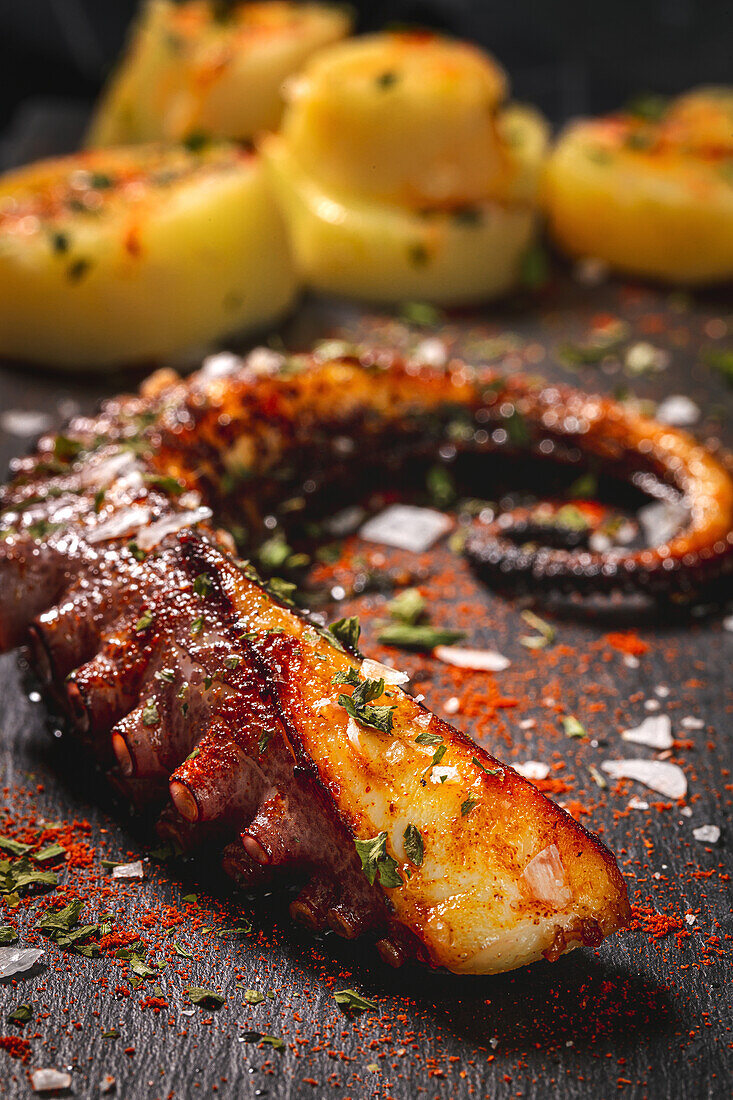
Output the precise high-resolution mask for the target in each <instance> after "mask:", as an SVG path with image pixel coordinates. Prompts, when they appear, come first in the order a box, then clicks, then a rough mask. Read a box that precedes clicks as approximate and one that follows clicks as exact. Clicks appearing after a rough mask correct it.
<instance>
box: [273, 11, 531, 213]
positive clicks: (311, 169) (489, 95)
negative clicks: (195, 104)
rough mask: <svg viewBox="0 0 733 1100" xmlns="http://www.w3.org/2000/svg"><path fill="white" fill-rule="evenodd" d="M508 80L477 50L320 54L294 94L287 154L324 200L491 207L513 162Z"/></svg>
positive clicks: (365, 42) (379, 38)
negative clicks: (504, 134)
mask: <svg viewBox="0 0 733 1100" xmlns="http://www.w3.org/2000/svg"><path fill="white" fill-rule="evenodd" d="M505 94H506V79H505V76H504V73H503V71H502V70H501V69H500V68H499V66H498V65H497V64H496V62H495V61H494V60H493V59H492V58H491V57H489V55H488V54H486V53H484V52H483V51H482V50H480V49H479V48H478V47H477V46H473V45H471V44H469V43H466V42H457V41H452V40H450V39H447V38H441V37H439V36H437V35H433V34H428V33H400V34H378V35H372V36H368V37H364V38H355V39H351V40H349V41H347V42H342V43H339V44H338V45H337V46H333V47H331V48H330V49H328V50H324V51H322V52H321V53H320V54H318V55H317V56H316V57H314V58H312V60H311V61H310V62H309V63H308V65H307V66H306V67H305V69H304V70H303V72H302V73H301V74H300V75H299V76H298V77H296V78H294V79H293V80H292V81H290V83H289V85H288V99H289V107H288V110H287V111H286V113H285V116H284V118H283V134H284V136H285V139H286V141H287V143H288V147H289V148H290V149H291V151H292V152H293V154H294V155H295V156H296V157H297V159H298V161H299V163H300V164H301V165H302V166H303V168H304V169H305V170H306V171H307V172H308V173H309V175H311V176H313V177H314V178H315V179H317V180H319V182H320V183H321V184H322V185H323V187H324V188H325V189H326V190H330V191H333V190H336V191H344V192H348V193H349V194H352V195H354V196H358V197H360V198H371V199H377V200H379V201H382V202H390V203H398V204H400V205H403V206H407V207H410V208H413V209H414V208H419V207H421V206H429V207H438V206H439V207H451V206H459V205H465V204H467V203H474V202H478V201H481V200H483V199H486V198H489V197H492V196H493V195H494V194H495V193H496V189H497V188H501V187H503V186H504V185H505V181H506V178H507V176H508V174H509V170H510V168H509V162H508V157H507V152H506V149H505V146H504V143H503V142H502V140H501V135H500V134H499V132H498V130H497V121H496V115H497V109H498V107H499V106H500V104H501V102H502V100H503V99H504V96H505Z"/></svg>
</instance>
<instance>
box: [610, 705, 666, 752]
mask: <svg viewBox="0 0 733 1100" xmlns="http://www.w3.org/2000/svg"><path fill="white" fill-rule="evenodd" d="M647 701H649V700H647ZM621 737H622V738H623V740H624V741H633V742H634V743H635V744H637V745H648V747H649V748H650V749H669V748H671V747H672V743H673V742H672V723H671V721H670V718H669V715H667V714H650V715H649V717H648V718H645V719H644V721H643V722H642V723H641V725H640V726H636V727H635V728H634V729H628V730H624V731H623V733H622V734H621Z"/></svg>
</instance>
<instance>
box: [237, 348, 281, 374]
mask: <svg viewBox="0 0 733 1100" xmlns="http://www.w3.org/2000/svg"><path fill="white" fill-rule="evenodd" d="M284 362H285V356H284V355H281V354H280V352H279V351H273V350H272V348H263V347H260V348H253V349H252V351H251V352H250V353H249V355H248V356H247V358H246V359H245V361H244V365H245V366H246V367H247V369H248V370H251V371H254V373H255V374H276V373H277V372H278V371H279V370H280V368H281V367H282V365H283V363H284Z"/></svg>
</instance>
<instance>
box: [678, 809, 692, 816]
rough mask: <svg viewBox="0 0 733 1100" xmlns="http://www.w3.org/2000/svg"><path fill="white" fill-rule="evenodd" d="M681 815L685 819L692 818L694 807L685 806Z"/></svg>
mask: <svg viewBox="0 0 733 1100" xmlns="http://www.w3.org/2000/svg"><path fill="white" fill-rule="evenodd" d="M680 813H681V814H682V816H683V817H692V806H683V807H682V809H681V810H680Z"/></svg>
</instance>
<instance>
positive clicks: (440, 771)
mask: <svg viewBox="0 0 733 1100" xmlns="http://www.w3.org/2000/svg"><path fill="white" fill-rule="evenodd" d="M457 779H460V775H459V774H458V768H454V767H453V766H450V767H449V766H448V765H447V764H440V765H436V766H435V767H434V768H433V769H432V770H431V772H430V782H431V783H440V784H443V783H454V782H455V781H456V780H457Z"/></svg>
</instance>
